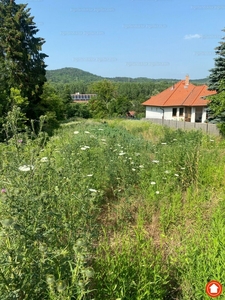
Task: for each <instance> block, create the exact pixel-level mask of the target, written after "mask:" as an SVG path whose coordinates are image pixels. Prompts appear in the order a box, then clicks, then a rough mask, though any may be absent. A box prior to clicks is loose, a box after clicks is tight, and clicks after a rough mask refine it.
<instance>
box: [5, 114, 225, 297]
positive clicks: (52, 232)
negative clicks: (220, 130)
mask: <svg viewBox="0 0 225 300" xmlns="http://www.w3.org/2000/svg"><path fill="white" fill-rule="evenodd" d="M14 117H15V118H16V115H15V116H14ZM223 149H224V142H223V141H219V140H218V141H215V140H214V141H212V138H211V137H208V136H205V135H203V134H202V133H201V132H197V131H193V132H183V131H179V130H178V131H172V130H170V129H166V128H163V127H160V126H157V125H151V124H148V123H144V122H141V121H140V122H139V121H130V120H129V121H115V120H113V121H107V122H106V123H101V122H96V121H95V122H93V121H91V120H89V121H86V122H83V121H79V122H73V123H71V124H66V125H63V126H62V127H61V128H60V129H59V130H58V131H57V132H56V133H55V135H54V136H53V137H52V138H50V139H48V138H47V137H46V136H44V135H43V133H41V132H40V133H39V135H38V136H37V137H36V138H35V139H33V138H32V136H30V135H29V134H28V133H26V132H23V133H22V132H17V131H16V129H15V132H14V135H13V136H12V138H11V139H9V140H8V142H7V143H5V144H1V145H0V154H1V158H2V159H1V163H0V171H1V172H0V174H1V175H0V187H1V194H0V200H1V202H0V222H1V229H0V234H1V241H0V247H1V251H0V295H1V299H7V300H9V299H34V300H35V299H37V300H39V299H40V300H42V299H51V300H56V299H61V300H62V299H63V300H66V299H68V300H69V299H96V300H98V299H99V300H100V299H112V300H114V299H121V300H122V299H208V298H207V296H206V294H205V285H206V283H207V281H209V280H211V279H217V280H220V281H221V283H222V284H223V281H224V271H223V267H222V266H223V259H224V250H223V249H224V238H223V235H224V234H223V233H224V229H223V228H224V213H223V211H224V195H225V193H224V189H223V186H224V160H225V158H224V155H223V153H224V150H223Z"/></svg>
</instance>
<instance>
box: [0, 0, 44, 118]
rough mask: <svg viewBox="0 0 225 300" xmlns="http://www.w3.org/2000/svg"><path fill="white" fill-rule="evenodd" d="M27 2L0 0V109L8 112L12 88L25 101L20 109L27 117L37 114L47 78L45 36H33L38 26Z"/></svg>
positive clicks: (33, 116)
mask: <svg viewBox="0 0 225 300" xmlns="http://www.w3.org/2000/svg"><path fill="white" fill-rule="evenodd" d="M29 10H30V9H27V4H16V3H15V2H14V1H11V0H1V1H0V27H1V31H0V41H1V43H0V71H1V76H0V86H1V90H0V99H1V113H5V112H8V110H10V107H9V103H8V102H9V97H10V92H11V89H17V90H18V91H19V93H20V94H21V97H23V98H26V99H27V100H28V101H27V102H26V105H23V107H22V110H23V112H25V113H26V115H27V117H28V118H34V119H35V118H38V117H39V116H40V115H37V114H36V111H35V110H34V106H36V105H37V104H38V103H39V102H40V96H41V94H42V92H43V85H44V83H45V82H46V77H45V67H46V65H45V63H44V59H45V58H46V57H47V55H46V54H44V53H42V52H41V48H42V46H43V44H44V42H45V41H44V39H43V38H40V37H35V35H36V34H37V32H38V29H37V28H36V26H35V23H34V22H33V17H32V16H31V15H30V13H29Z"/></svg>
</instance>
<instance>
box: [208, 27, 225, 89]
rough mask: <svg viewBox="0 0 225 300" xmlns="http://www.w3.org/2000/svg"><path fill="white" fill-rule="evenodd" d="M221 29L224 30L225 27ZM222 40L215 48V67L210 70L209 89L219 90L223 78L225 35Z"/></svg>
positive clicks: (224, 74)
mask: <svg viewBox="0 0 225 300" xmlns="http://www.w3.org/2000/svg"><path fill="white" fill-rule="evenodd" d="M222 31H224V32H225V29H223V30H222ZM222 40H223V41H222V42H220V45H219V46H218V47H216V48H215V50H216V51H215V52H216V55H217V57H216V58H215V67H214V68H213V69H211V70H210V72H211V74H210V76H209V90H215V91H219V86H220V82H221V80H224V79H225V42H224V40H225V37H223V38H222Z"/></svg>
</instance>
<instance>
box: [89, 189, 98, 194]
mask: <svg viewBox="0 0 225 300" xmlns="http://www.w3.org/2000/svg"><path fill="white" fill-rule="evenodd" d="M89 191H90V192H92V193H97V190H95V189H89Z"/></svg>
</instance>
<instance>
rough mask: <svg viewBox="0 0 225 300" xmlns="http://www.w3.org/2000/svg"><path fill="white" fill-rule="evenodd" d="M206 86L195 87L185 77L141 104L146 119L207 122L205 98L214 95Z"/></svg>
mask: <svg viewBox="0 0 225 300" xmlns="http://www.w3.org/2000/svg"><path fill="white" fill-rule="evenodd" d="M214 94H216V91H209V90H208V87H207V85H200V86H196V85H194V84H192V83H190V82H189V76H188V75H187V76H186V78H185V80H181V81H179V82H177V83H176V84H174V85H173V86H171V87H169V88H168V89H166V90H165V91H163V92H161V93H159V94H158V95H155V96H152V97H151V98H150V99H148V100H147V101H145V102H144V103H142V105H144V106H145V107H146V110H145V111H146V114H145V117H146V118H154V119H164V120H178V121H187V122H201V123H204V122H205V121H206V120H207V112H206V108H207V104H208V100H206V96H209V95H214Z"/></svg>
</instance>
